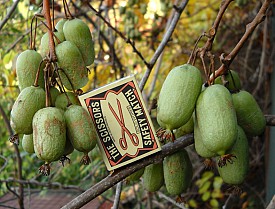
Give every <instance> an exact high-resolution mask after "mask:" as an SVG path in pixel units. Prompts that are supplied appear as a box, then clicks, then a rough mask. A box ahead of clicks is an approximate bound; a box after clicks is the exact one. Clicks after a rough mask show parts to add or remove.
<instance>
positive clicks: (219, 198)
mask: <svg viewBox="0 0 275 209" xmlns="http://www.w3.org/2000/svg"><path fill="white" fill-rule="evenodd" d="M176 2H178V1H177V0H175V1H171V0H140V1H137V0H128V1H125V0H102V1H99V0H94V1H90V3H91V5H93V7H94V8H96V9H97V10H98V11H100V14H101V15H102V16H103V17H104V18H105V19H106V20H107V21H109V22H110V23H111V25H112V26H114V27H115V28H117V29H118V30H119V31H121V32H122V34H124V36H126V37H127V38H130V39H131V40H133V41H134V43H135V46H136V48H137V49H138V50H139V52H140V53H141V54H142V55H143V57H144V58H145V60H146V61H149V60H150V58H151V57H152V55H153V54H154V52H155V50H156V48H157V46H158V45H159V43H160V41H161V40H162V37H163V34H164V33H165V30H166V27H167V23H168V22H169V18H170V15H171V13H172V10H173V4H175V3H176ZM220 2H221V1H220V0H190V1H189V3H188V5H187V7H186V9H185V10H184V12H183V13H182V15H181V18H180V21H179V23H178V25H177V27H176V29H175V31H174V33H173V35H172V38H171V40H170V41H169V42H168V44H167V46H166V48H165V49H164V51H163V54H162V56H161V57H160V58H159V61H158V63H157V64H156V65H155V67H154V71H153V72H152V75H151V76H150V78H149V80H148V82H147V84H146V86H145V89H144V91H143V95H144V99H145V101H146V103H147V104H149V103H150V101H151V100H152V99H153V98H156V97H157V96H158V93H159V91H160V88H161V85H162V83H163V81H164V79H165V77H166V75H167V74H168V72H169V71H170V70H171V69H172V68H173V67H175V66H177V65H181V64H184V63H186V62H187V60H188V58H189V55H190V53H191V51H192V49H193V47H194V44H195V42H196V40H197V39H198V37H199V36H200V35H201V34H202V33H203V32H207V31H208V30H209V29H210V28H211V25H212V23H213V21H214V20H215V18H216V16H217V12H218V10H219V5H220ZM40 3H41V1H39V0H24V1H20V2H19V4H18V6H17V8H16V10H15V11H14V13H13V15H12V16H11V17H10V19H9V20H8V22H7V24H6V25H5V26H4V27H3V28H2V30H1V31H0V107H1V109H2V110H3V112H4V113H5V115H6V116H7V117H9V114H10V111H11V108H12V105H13V103H14V101H15V99H16V97H17V95H18V93H19V89H18V86H17V84H18V82H17V78H16V71H15V61H16V58H17V56H18V54H19V53H21V52H22V51H23V50H26V49H28V48H29V40H30V25H31V19H32V17H33V15H35V14H36V13H39V12H41V8H40V7H39V5H40ZM68 3H69V6H70V10H71V12H72V14H73V15H74V16H76V17H78V18H81V19H83V20H84V21H85V22H86V23H87V24H89V27H90V29H91V31H92V34H93V38H94V41H95V51H96V60H95V62H94V64H92V65H91V66H89V70H90V74H89V83H88V84H87V86H85V87H84V88H83V91H84V92H85V91H88V90H92V89H94V88H96V87H99V86H102V85H105V84H107V83H110V82H112V81H115V80H116V79H119V78H120V77H123V76H126V75H129V74H133V73H134V74H136V78H137V79H138V80H140V79H141V78H142V76H143V73H144V72H145V70H146V65H145V64H144V62H143V61H142V60H141V59H140V57H139V56H137V54H136V53H135V52H134V51H133V48H132V46H131V45H129V44H128V43H126V41H125V40H123V39H122V38H121V37H120V36H118V34H116V33H115V32H114V31H113V30H112V29H111V28H109V27H108V26H107V25H106V24H104V23H103V21H102V20H100V18H99V17H98V16H96V15H95V13H94V12H93V11H92V10H91V9H89V8H88V7H87V6H85V5H84V4H83V2H82V1H80V0H72V1H68ZM12 4H13V1H11V0H1V4H0V5H1V6H0V11H1V13H0V19H3V18H4V17H6V15H7V13H8V12H9V10H10V9H11V5H12ZM259 7H260V1H257V0H251V1H246V0H237V1H234V2H232V3H231V4H230V6H229V8H228V9H227V11H226V14H225V15H224V17H223V19H222V22H221V25H220V27H219V31H218V34H217V37H216V40H215V41H214V45H213V49H212V53H213V54H214V55H215V66H216V69H217V68H218V67H219V66H220V61H219V56H220V55H221V53H229V52H230V51H231V50H232V49H233V47H234V46H235V45H236V44H237V42H238V41H239V39H240V38H241V36H242V35H243V33H244V31H245V25H246V24H247V23H249V22H250V21H251V20H252V19H253V17H254V16H255V14H256V13H257V11H258V9H259ZM54 8H55V13H54V15H55V21H56V22H57V21H58V20H59V19H60V18H62V17H64V13H63V6H62V1H59V0H55V1H54ZM268 20H269V19H268ZM268 24H270V23H269V21H266V22H264V23H263V24H261V25H260V26H259V27H258V28H257V29H256V30H255V32H254V33H253V35H252V36H251V37H250V39H249V41H248V42H247V43H246V44H245V46H244V48H243V49H242V50H241V51H240V53H239V54H238V56H237V58H236V59H235V60H234V62H233V63H232V65H231V69H234V70H235V71H237V72H238V73H239V75H240V77H241V79H242V82H243V87H244V89H246V90H248V91H250V92H252V93H253V95H254V96H255V98H256V99H257V101H258V103H259V104H260V106H261V108H262V110H263V111H264V113H268V112H269V108H270V98H269V94H270V89H269V86H270V85H269V79H268V78H269V75H270V73H271V67H272V66H270V65H269V64H268V63H269V60H268V58H267V62H266V63H264V64H265V65H264V66H262V63H260V59H261V56H262V54H263V53H267V52H268V51H271V47H272V46H271V44H270V43H269V42H268V41H269V39H268V34H269V28H270V27H269V25H268ZM45 32H46V28H45V26H43V25H42V24H39V26H38V28H37V36H36V47H37V50H38V51H39V44H40V38H41V36H42V35H43V34H44V33H45ZM205 41H206V37H203V38H202V39H201V41H200V42H199V45H198V46H199V47H200V46H203V45H204V43H205ZM264 43H266V44H265V45H264ZM263 46H265V47H263ZM206 63H207V65H209V63H208V60H207V59H206ZM195 65H196V66H197V67H198V68H200V69H202V65H201V61H200V60H199V59H197V62H196V63H195ZM153 117H154V112H153V115H152V118H153ZM0 121H1V122H0V148H1V149H0V155H1V156H2V157H1V158H0V168H1V167H3V166H4V165H5V168H4V170H1V172H0V179H2V180H3V179H8V178H17V169H18V167H17V164H16V163H15V162H16V154H15V149H14V146H13V145H12V144H11V143H10V142H9V141H8V137H9V135H10V133H9V132H8V129H7V126H6V123H5V122H4V117H3V114H2V115H0ZM266 138H267V136H261V137H255V138H253V139H251V140H250V144H251V146H250V157H251V159H250V162H251V163H250V173H249V176H248V178H247V181H246V182H245V184H244V186H243V188H242V189H243V193H242V194H241V196H240V197H239V198H236V199H235V201H234V204H233V206H232V207H231V208H263V206H264V204H263V202H264V200H263V199H264V195H265V166H264V163H265V161H264V160H265V159H264V154H265V139H266ZM19 150H20V155H21V157H22V163H23V164H22V172H23V179H26V180H27V179H35V180H38V181H39V182H60V184H62V185H76V186H78V187H79V188H81V189H83V190H85V189H87V188H89V187H90V186H91V185H94V184H95V183H97V182H98V181H100V180H101V179H102V178H104V177H105V176H106V175H108V173H107V171H106V169H105V166H104V164H103V162H102V159H101V156H100V154H99V150H98V149H95V150H93V151H92V152H91V153H90V155H91V158H92V163H91V164H90V165H88V166H81V165H80V164H79V161H80V158H81V155H80V153H78V152H77V151H74V152H73V154H71V156H70V159H71V164H70V165H69V164H66V165H65V167H64V168H63V167H62V166H61V164H60V163H58V162H56V163H54V164H53V165H54V166H53V167H52V174H51V175H50V176H49V177H43V176H41V175H39V174H38V167H39V165H40V164H41V163H42V162H40V160H38V159H37V157H36V156H35V155H30V154H27V153H26V152H25V151H24V150H23V149H22V147H21V145H20V146H19ZM188 151H189V153H190V156H191V158H192V162H193V166H194V170H195V172H194V173H195V175H194V179H193V182H192V186H191V187H190V189H189V190H188V191H187V193H186V194H184V197H185V200H186V206H189V207H190V208H221V206H222V205H223V204H224V203H225V201H226V200H227V199H228V197H229V196H230V193H228V192H227V189H228V188H227V187H226V186H224V185H223V184H222V180H221V178H220V177H218V176H217V174H216V172H215V171H205V168H204V165H203V163H202V159H200V158H199V157H198V156H197V155H196V154H195V153H194V151H193V148H192V147H190V148H189V149H188ZM10 186H17V184H16V183H11V184H10ZM26 187H27V185H26ZM30 187H34V188H40V189H41V191H43V190H45V189H46V187H43V186H35V185H30ZM140 188H142V184H141V182H140V181H139V182H135V183H129V184H127V185H125V186H124V189H123V192H122V204H123V205H124V206H125V207H126V208H127V207H130V206H131V207H133V208H144V207H145V206H146V204H147V202H146V200H147V199H148V198H145V197H144V192H143V190H142V189H140ZM6 192H7V187H6V186H5V185H4V184H1V188H0V196H2V195H3V194H4V193H6ZM161 192H163V193H164V194H165V193H166V191H165V189H163V188H162V189H161ZM104 195H105V196H106V197H108V198H113V195H114V193H113V190H111V191H108V192H106V194H105V193H104ZM148 197H151V199H153V203H154V204H155V206H156V207H155V208H172V206H171V204H170V203H169V202H167V201H166V200H165V199H161V198H160V196H158V195H157V194H149V196H148Z"/></svg>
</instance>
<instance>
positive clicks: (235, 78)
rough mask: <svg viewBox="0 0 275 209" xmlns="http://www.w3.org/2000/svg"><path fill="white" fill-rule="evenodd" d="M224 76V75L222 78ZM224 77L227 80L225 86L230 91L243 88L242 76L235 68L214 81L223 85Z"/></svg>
mask: <svg viewBox="0 0 275 209" xmlns="http://www.w3.org/2000/svg"><path fill="white" fill-rule="evenodd" d="M222 76H224V77H223V78H222ZM223 79H224V81H225V82H226V83H225V87H226V88H228V89H229V90H230V91H236V90H240V89H241V88H242V85H241V80H240V77H239V75H238V73H237V72H236V71H234V70H229V71H228V72H227V73H226V74H225V75H221V76H218V77H217V78H216V79H215V81H214V83H215V84H221V85H223Z"/></svg>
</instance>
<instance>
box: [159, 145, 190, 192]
mask: <svg viewBox="0 0 275 209" xmlns="http://www.w3.org/2000/svg"><path fill="white" fill-rule="evenodd" d="M163 171H164V182H165V186H166V189H167V191H168V193H169V194H171V195H180V194H181V193H183V192H185V191H186V190H187V188H188V187H189V186H190V184H191V181H192V177H193V167H192V163H191V161H190V158H189V155H188V153H187V151H186V150H184V149H183V150H180V151H178V152H175V153H173V154H172V155H169V156H167V157H165V158H164V161H163Z"/></svg>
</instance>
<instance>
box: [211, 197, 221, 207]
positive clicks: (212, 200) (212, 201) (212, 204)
mask: <svg viewBox="0 0 275 209" xmlns="http://www.w3.org/2000/svg"><path fill="white" fill-rule="evenodd" d="M210 205H211V206H212V207H213V208H218V207H219V202H218V200H216V199H211V200H210Z"/></svg>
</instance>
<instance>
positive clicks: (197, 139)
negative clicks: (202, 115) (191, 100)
mask: <svg viewBox="0 0 275 209" xmlns="http://www.w3.org/2000/svg"><path fill="white" fill-rule="evenodd" d="M194 145H195V150H196V152H197V154H198V155H200V156H201V157H204V158H211V157H215V156H217V154H216V153H214V152H212V151H210V150H209V149H207V147H206V146H205V145H204V143H203V140H202V135H201V133H200V129H199V127H198V122H197V119H196V117H194Z"/></svg>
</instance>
